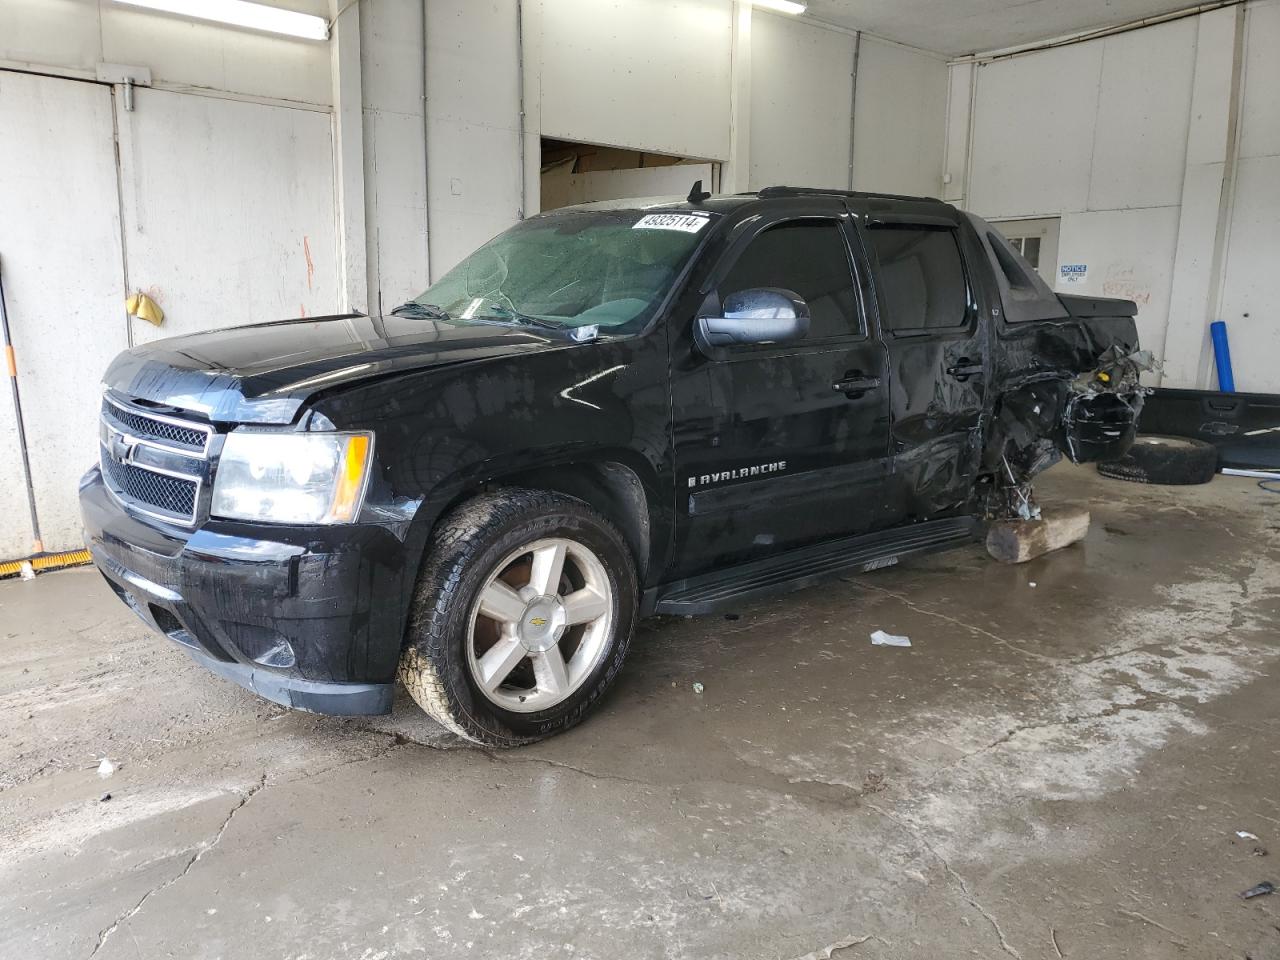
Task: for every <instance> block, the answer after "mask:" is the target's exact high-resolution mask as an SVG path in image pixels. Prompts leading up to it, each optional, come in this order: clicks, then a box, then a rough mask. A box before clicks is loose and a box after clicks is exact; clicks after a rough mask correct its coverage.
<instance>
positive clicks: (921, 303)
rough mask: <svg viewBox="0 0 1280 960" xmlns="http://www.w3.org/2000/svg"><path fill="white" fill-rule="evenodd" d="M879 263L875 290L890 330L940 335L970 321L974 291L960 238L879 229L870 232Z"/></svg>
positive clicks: (903, 229)
mask: <svg viewBox="0 0 1280 960" xmlns="http://www.w3.org/2000/svg"><path fill="white" fill-rule="evenodd" d="M867 236H868V238H869V239H870V241H871V246H872V248H873V249H874V250H875V253H876V259H877V260H879V261H880V275H879V282H878V283H877V285H876V294H877V300H878V302H879V304H880V325H881V327H882V328H883V329H885V330H939V329H945V328H948V327H959V326H963V325H964V323H965V322H966V321H967V320H968V318H969V288H968V285H967V284H966V283H965V277H964V265H963V263H962V262H961V260H960V246H959V244H958V243H957V241H956V232H955V231H954V230H947V229H945V228H941V229H940V228H933V229H930V228H927V227H907V226H877V227H872V228H871V229H870V230H868V231H867Z"/></svg>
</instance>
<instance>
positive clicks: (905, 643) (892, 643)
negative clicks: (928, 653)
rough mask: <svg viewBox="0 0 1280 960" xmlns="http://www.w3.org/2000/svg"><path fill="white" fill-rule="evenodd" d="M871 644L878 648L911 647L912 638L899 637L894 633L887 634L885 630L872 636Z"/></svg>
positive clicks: (878, 631)
mask: <svg viewBox="0 0 1280 960" xmlns="http://www.w3.org/2000/svg"><path fill="white" fill-rule="evenodd" d="M871 643H872V644H873V645H874V646H877V647H909V646H911V638H910V637H898V636H894V635H893V634H892V633H885V632H884V631H883V630H877V631H876V632H875V633H873V634H871Z"/></svg>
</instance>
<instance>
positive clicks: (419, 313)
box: [391, 300, 453, 320]
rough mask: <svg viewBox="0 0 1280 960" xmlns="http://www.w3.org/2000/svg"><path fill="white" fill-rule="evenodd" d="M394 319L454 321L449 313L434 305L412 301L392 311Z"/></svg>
mask: <svg viewBox="0 0 1280 960" xmlns="http://www.w3.org/2000/svg"><path fill="white" fill-rule="evenodd" d="M391 315H392V316H393V317H408V318H410V319H411V320H452V319H453V318H452V317H451V316H449V311H448V310H445V309H443V308H441V307H437V306H436V305H435V304H434V303H419V302H418V301H417V300H410V301H409V302H408V303H402V304H400V306H398V307H396V308H395V309H394V310H392V311H391Z"/></svg>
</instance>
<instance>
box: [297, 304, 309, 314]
mask: <svg viewBox="0 0 1280 960" xmlns="http://www.w3.org/2000/svg"><path fill="white" fill-rule="evenodd" d="M306 315H307V305H306V304H305V303H300V304H298V316H300V317H305V316H306Z"/></svg>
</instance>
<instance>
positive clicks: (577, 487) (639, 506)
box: [444, 460, 652, 580]
mask: <svg viewBox="0 0 1280 960" xmlns="http://www.w3.org/2000/svg"><path fill="white" fill-rule="evenodd" d="M500 487H527V488H530V489H534V490H549V491H553V492H555V493H563V494H566V495H568V496H570V497H576V498H577V499H579V500H582V501H583V502H585V503H587V504H588V505H590V506H591V507H592V508H593V509H595V510H596V511H598V512H599V513H601V514H602V515H603V516H605V517H607V518H608V519H609V520H610V521H611V522H612V523H614V524H615V525H616V526H617V528H618V530H619V532H621V533H622V536H623V537H624V538H625V539H626V541H627V546H628V547H630V548H631V553H632V555H633V556H634V557H635V561H636V573H637V575H638V576H639V577H640V578H641V579H642V580H643V577H644V575H645V572H646V569H647V567H648V566H649V548H650V543H651V537H652V524H651V520H650V517H649V501H648V498H647V497H646V496H645V492H644V486H643V484H642V483H641V482H640V477H639V476H638V475H637V474H636V472H635V471H634V470H632V469H631V468H630V467H628V466H627V465H626V464H622V463H618V462H617V461H613V460H605V461H593V462H587V463H571V464H564V465H559V466H552V467H537V468H534V469H532V470H522V471H520V472H518V473H511V474H504V475H503V476H501V477H494V478H492V479H490V480H487V481H485V483H483V484H482V485H480V486H478V487H475V488H474V489H471V490H467V491H466V492H464V493H463V494H461V495H460V496H459V497H458V498H456V499H455V500H454V502H453V503H452V504H450V505H449V508H448V509H447V510H446V511H444V512H445V513H447V512H448V510H451V509H453V507H455V506H457V505H458V504H459V503H461V502H463V501H465V500H469V499H470V498H471V497H474V496H475V495H476V494H478V493H482V492H484V491H486V490H494V489H497V488H500Z"/></svg>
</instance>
